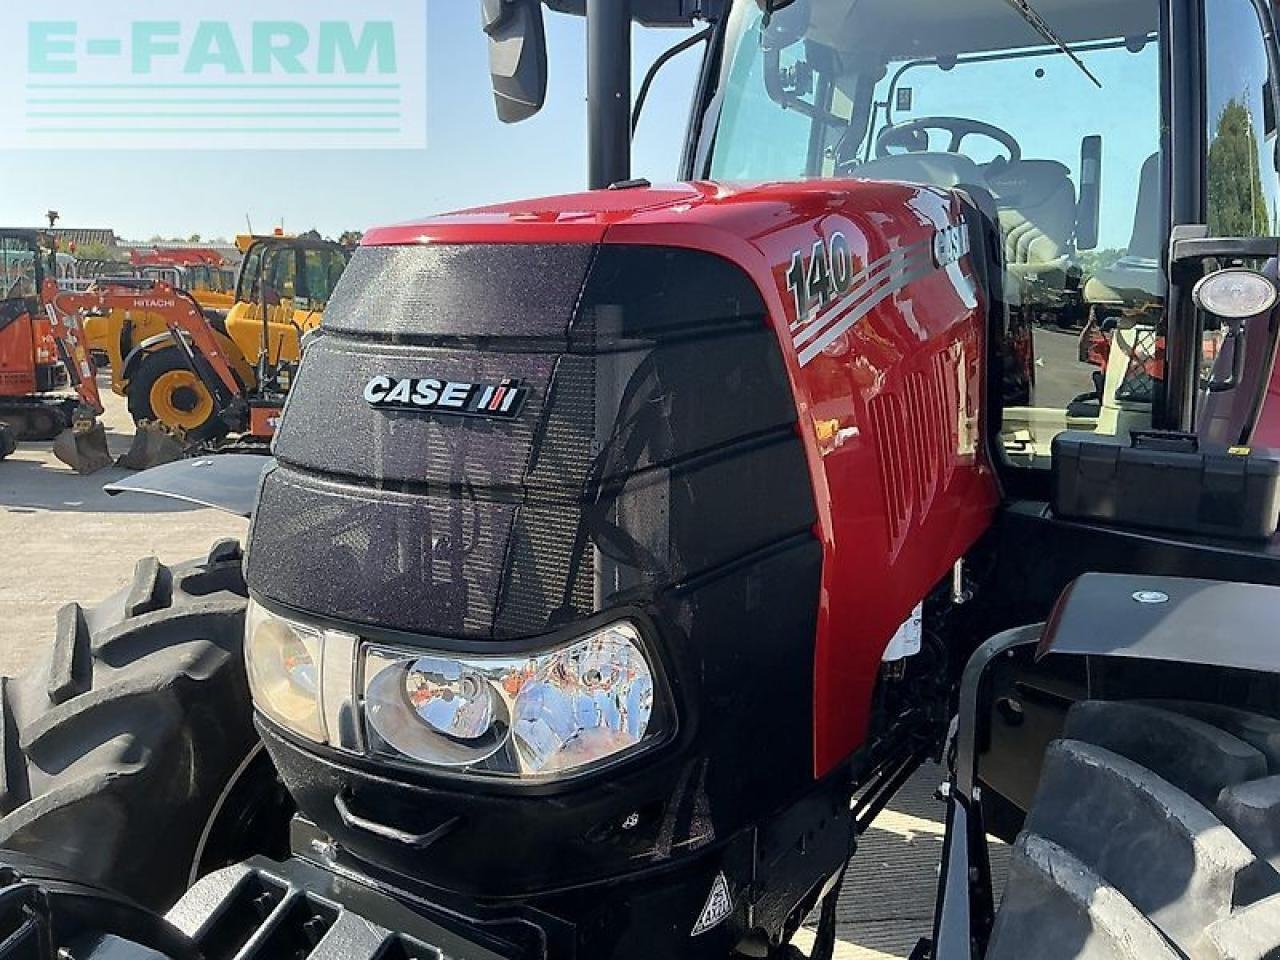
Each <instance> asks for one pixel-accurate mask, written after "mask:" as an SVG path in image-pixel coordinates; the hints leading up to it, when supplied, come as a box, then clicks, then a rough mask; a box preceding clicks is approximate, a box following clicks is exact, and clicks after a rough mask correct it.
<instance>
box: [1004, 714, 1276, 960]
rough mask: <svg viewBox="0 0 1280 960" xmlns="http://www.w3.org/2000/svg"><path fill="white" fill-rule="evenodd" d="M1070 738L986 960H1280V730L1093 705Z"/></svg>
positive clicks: (1048, 760)
mask: <svg viewBox="0 0 1280 960" xmlns="http://www.w3.org/2000/svg"><path fill="white" fill-rule="evenodd" d="M1063 734H1064V735H1063V738H1062V739H1060V740H1056V741H1054V742H1053V743H1052V744H1051V745H1050V746H1049V749H1048V751H1047V752H1046V754H1045V761H1044V766H1043V770H1042V773H1041V778H1040V785H1039V788H1038V790H1037V792H1036V797H1035V801H1034V802H1033V804H1032V806H1031V810H1030V812H1029V814H1028V816H1027V820H1026V824H1025V825H1024V829H1023V832H1022V833H1021V834H1020V835H1019V836H1018V839H1017V842H1016V843H1015V845H1014V850H1013V858H1012V863H1011V866H1010V871H1009V880H1008V884H1007V886H1006V892H1005V895H1004V900H1003V902H1002V904H1001V906H1000V910H999V912H998V914H997V916H996V922H995V927H994V929H993V931H992V937H991V944H990V949H989V951H988V953H987V960H1009V958H1013V957H1017V958H1020V960H1025V958H1040V960H1059V958H1061V960H1067V958H1071V960H1085V958H1087V960H1095V958H1098V960H1102V958H1106V960H1111V958H1126V960H1128V958H1133V960H1137V958H1142V960H1161V958H1169V960H1181V958H1185V957H1190V958H1192V960H1227V958H1230V960H1263V958H1266V957H1274V956H1277V955H1280V873H1278V872H1277V868H1278V867H1280V720H1276V719H1273V718H1271V717H1268V716H1263V715H1261V714H1256V713H1248V712H1245V711H1243V710H1238V709H1234V708H1229V707H1222V706H1217V705H1213V704H1207V703H1193V702H1188V701H1142V700H1134V701H1098V700H1093V701H1085V702H1082V703H1078V704H1076V705H1075V706H1074V707H1072V709H1071V711H1070V712H1069V714H1068V716H1067V722H1066V727H1065V729H1064V731H1063Z"/></svg>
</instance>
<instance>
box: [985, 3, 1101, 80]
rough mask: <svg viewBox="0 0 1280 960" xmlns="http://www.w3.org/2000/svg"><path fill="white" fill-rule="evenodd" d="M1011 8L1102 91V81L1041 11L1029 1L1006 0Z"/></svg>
mask: <svg viewBox="0 0 1280 960" xmlns="http://www.w3.org/2000/svg"><path fill="white" fill-rule="evenodd" d="M1005 2H1006V3H1008V4H1009V6H1011V7H1013V9H1015V10H1017V11H1018V13H1020V14H1022V19H1023V20H1025V21H1027V23H1029V24H1030V25H1031V29H1032V30H1034V31H1035V32H1036V33H1038V34H1040V36H1042V37H1044V39H1045V40H1047V41H1048V42H1049V43H1051V44H1052V45H1053V46H1055V47H1057V48H1058V50H1059V51H1061V52H1062V53H1065V54H1066V55H1067V56H1068V57H1070V58H1071V62H1072V63H1074V64H1075V65H1076V66H1077V67H1079V68H1080V72H1081V73H1083V74H1084V75H1085V76H1086V77H1088V78H1089V79H1090V80H1092V81H1093V82H1094V84H1096V85H1097V87H1098V89H1099V90H1101V89H1102V81H1101V80H1099V79H1098V78H1097V77H1095V76H1094V75H1093V71H1092V70H1090V69H1089V68H1088V67H1086V66H1085V65H1084V61H1083V60H1081V59H1080V58H1079V57H1077V56H1076V55H1075V52H1074V51H1073V50H1072V49H1071V48H1070V47H1068V46H1067V44H1066V42H1065V41H1064V40H1063V39H1062V38H1061V37H1059V36H1058V35H1057V34H1056V33H1054V32H1053V27H1051V26H1049V24H1047V23H1045V22H1044V17H1042V16H1040V13H1039V11H1037V10H1036V9H1035V7H1033V6H1031V3H1030V2H1029V0H1005Z"/></svg>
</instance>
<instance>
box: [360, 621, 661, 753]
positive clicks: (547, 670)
mask: <svg viewBox="0 0 1280 960" xmlns="http://www.w3.org/2000/svg"><path fill="white" fill-rule="evenodd" d="M364 667H365V669H364V676H365V685H364V701H365V715H366V718H367V720H368V725H369V733H370V746H371V747H372V748H373V749H374V750H376V751H377V752H379V753H382V754H384V755H386V756H389V757H392V758H394V759H400V760H411V761H417V762H419V763H424V764H430V765H434V766H442V767H452V768H461V769H471V770H473V771H474V772H477V773H481V772H483V773H488V774H497V775H505V776H512V777H548V776H554V775H560V774H565V773H569V772H576V771H578V770H581V769H583V768H585V767H588V766H592V765H594V764H598V763H600V762H602V761H605V760H608V759H611V758H613V757H616V756H618V755H619V754H621V753H624V752H626V751H629V750H631V749H633V748H636V747H638V746H639V745H640V744H642V743H644V742H645V741H646V740H647V739H651V738H652V737H653V736H655V735H656V732H657V731H656V730H655V724H654V722H653V721H654V718H653V712H654V675H653V670H652V668H651V666H650V665H649V662H648V661H647V660H646V659H645V656H644V653H643V651H642V649H641V644H640V637H639V634H638V633H637V631H636V629H635V627H634V626H632V625H631V624H630V623H618V624H613V625H611V626H609V627H606V628H604V629H602V630H598V631H596V632H594V633H592V634H590V635H588V636H586V637H584V638H582V639H580V640H577V641H574V642H573V643H571V644H568V645H567V646H564V647H561V648H559V649H557V650H553V651H550V652H547V653H541V654H536V655H533V656H530V657H527V658H517V659H513V658H501V659H499V658H484V657H462V656H460V657H449V656H445V655H432V656H427V657H424V656H420V655H415V654H411V653H408V652H405V651H398V650H393V649H387V648H384V647H373V648H370V649H369V650H368V651H367V653H366V659H365V665H364Z"/></svg>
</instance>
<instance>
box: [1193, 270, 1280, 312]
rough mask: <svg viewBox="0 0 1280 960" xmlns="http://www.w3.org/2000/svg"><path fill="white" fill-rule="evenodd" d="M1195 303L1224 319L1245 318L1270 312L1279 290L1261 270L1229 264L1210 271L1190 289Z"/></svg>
mask: <svg viewBox="0 0 1280 960" xmlns="http://www.w3.org/2000/svg"><path fill="white" fill-rule="evenodd" d="M1191 297H1192V299H1193V300H1194V301H1195V304H1196V306H1198V307H1199V308H1200V309H1201V310H1204V311H1205V312H1206V313H1211V314H1213V315H1214V316H1215V317H1221V318H1222V319H1224V320H1248V319H1249V318H1250V317H1256V316H1259V315H1261V314H1264V313H1269V312H1270V311H1271V310H1273V309H1274V308H1275V306H1276V302H1277V300H1280V290H1277V289H1276V285H1275V284H1274V283H1272V282H1271V280H1270V279H1268V278H1267V277H1266V276H1264V275H1263V274H1261V273H1255V272H1254V271H1252V270H1245V269H1242V268H1239V267H1230V268H1227V269H1225V270H1218V271H1216V272H1214V273H1211V274H1209V275H1208V276H1206V277H1205V278H1204V279H1202V280H1201V281H1200V282H1199V283H1197V284H1196V285H1195V288H1194V289H1193V290H1192V291H1191Z"/></svg>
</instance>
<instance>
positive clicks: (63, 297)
mask: <svg viewBox="0 0 1280 960" xmlns="http://www.w3.org/2000/svg"><path fill="white" fill-rule="evenodd" d="M46 302H47V303H48V304H49V306H50V316H51V317H52V316H53V315H55V314H56V315H57V316H58V317H59V318H61V319H62V322H63V323H64V324H67V323H70V322H74V323H75V324H76V325H77V327H79V324H80V318H82V317H84V316H86V315H89V314H95V313H99V314H100V313H106V312H111V311H115V310H120V311H131V310H138V311H141V310H146V311H149V312H151V313H155V314H159V315H160V316H161V317H163V318H164V323H165V326H166V327H167V328H168V330H169V333H170V334H171V335H172V336H173V338H174V340H175V342H176V343H177V344H178V346H179V347H180V348H181V349H182V350H183V353H184V354H186V355H187V356H188V357H189V358H190V357H191V353H190V350H189V347H188V345H191V346H194V348H195V350H196V351H197V353H198V355H199V357H201V358H203V360H204V361H205V362H207V364H208V367H207V369H201V368H202V367H203V364H199V363H197V364H195V372H196V373H197V374H198V375H199V376H200V378H201V379H202V380H208V379H210V378H212V379H214V381H215V382H213V383H206V386H208V387H209V388H210V390H211V391H213V392H214V393H215V394H219V395H222V396H223V397H224V399H227V400H229V399H232V398H235V397H239V396H241V395H242V394H243V393H244V385H243V384H242V383H241V382H240V380H239V378H237V377H236V374H235V371H234V370H233V368H232V366H231V361H230V360H229V358H228V357H227V355H226V353H225V352H224V351H223V349H222V347H221V346H220V345H219V343H218V338H217V337H215V336H214V335H213V331H212V329H211V328H210V327H209V324H208V322H207V321H206V320H205V318H204V313H203V312H202V311H201V309H200V305H199V304H198V303H197V302H196V300H195V298H194V297H192V296H191V294H189V293H187V292H186V291H184V290H178V289H176V288H175V287H172V286H170V285H169V284H167V283H163V282H160V281H152V282H149V283H147V284H146V285H144V286H136V285H134V284H129V285H117V284H111V283H110V282H107V283H105V284H103V285H101V286H99V287H96V288H95V289H91V290H87V291H85V292H83V293H65V292H61V291H55V292H54V293H53V295H52V296H48V297H46ZM72 317H74V318H75V320H74V321H70V320H69V319H67V318H72ZM81 329H82V328H81ZM81 339H83V334H82V335H81Z"/></svg>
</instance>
